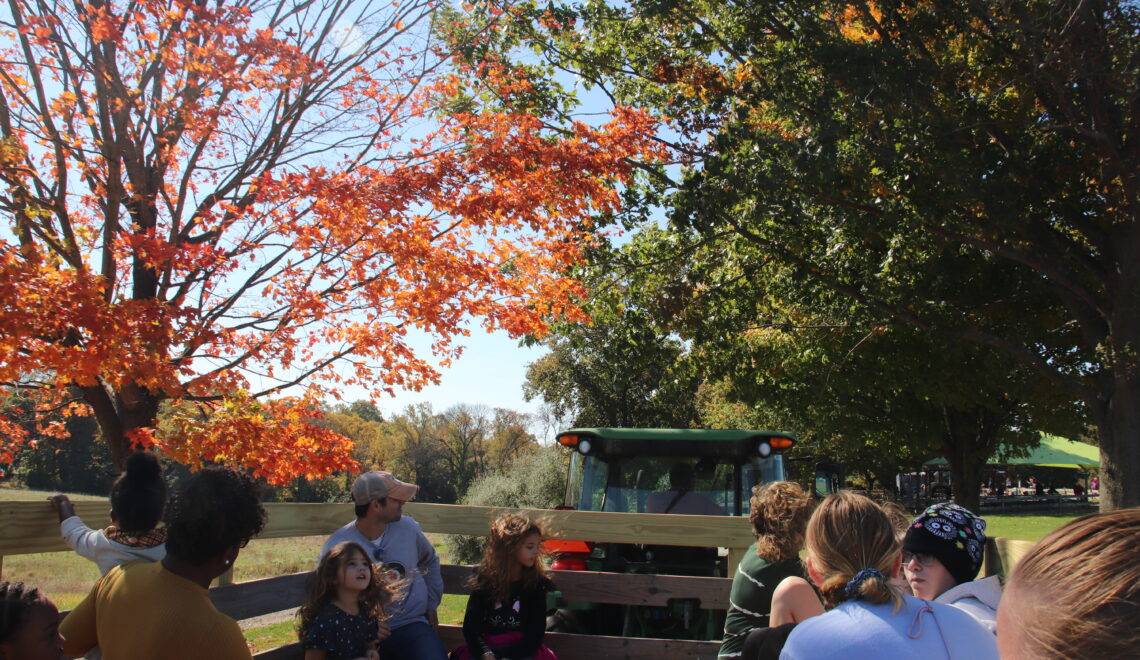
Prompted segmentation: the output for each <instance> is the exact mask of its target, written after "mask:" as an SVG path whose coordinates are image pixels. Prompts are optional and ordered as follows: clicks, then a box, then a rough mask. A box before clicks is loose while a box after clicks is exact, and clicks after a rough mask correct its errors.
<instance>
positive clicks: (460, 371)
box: [345, 324, 546, 433]
mask: <svg viewBox="0 0 1140 660" xmlns="http://www.w3.org/2000/svg"><path fill="white" fill-rule="evenodd" d="M473 325H475V324H473ZM457 343H460V344H462V345H463V346H465V347H466V348H465V349H464V351H463V356H462V357H460V358H459V359H458V360H455V361H454V362H452V363H451V366H450V367H448V368H447V369H443V370H442V371H441V373H442V377H441V379H440V384H439V385H435V386H431V387H428V388H425V389H423V390H421V391H419V392H410V391H407V392H399V391H398V392H397V393H396V397H394V398H392V397H388V396H387V395H383V394H382V395H380V397H379V398H377V400H376V405H377V406H378V407H379V408H380V412H381V413H383V415H384V416H385V417H389V416H391V415H392V414H393V413H397V412H399V411H401V410H403V409H404V408H405V407H406V406H409V405H413V404H416V403H420V402H424V401H426V402H428V403H430V404H431V405H432V408H433V409H434V410H435V411H436V412H442V411H443V410H445V409H447V408H448V407H450V406H453V405H455V404H457V403H466V404H472V405H485V406H487V407H489V408H510V409H512V410H517V411H519V412H527V413H535V412H537V411H538V409H539V408H540V407H541V405H542V401H540V400H537V399H536V400H534V401H530V402H526V401H524V400H523V391H522V385H523V381H525V380H526V365H527V364H528V363H530V362H533V361H535V360H537V359H538V358H539V357H541V356H542V355H543V354H544V353H546V349H545V348H542V347H538V346H536V347H534V348H528V347H525V346H519V341H518V340H517V339H511V338H510V337H508V336H507V333H505V332H494V333H487V332H486V331H484V330H483V329H482V328H479V327H478V326H477V325H476V327H475V328H473V329H472V331H471V336H470V337H461V338H459V341H457ZM416 348H417V353H418V354H419V355H427V354H428V353H429V351H428V349H427V343H426V342H425V343H424V346H423V347H422V348H421V347H419V346H416ZM345 398H346V399H347V400H349V401H351V400H353V399H355V398H363V397H359V396H354V395H353V394H352V393H351V392H349V393H346V396H345ZM534 431H535V432H536V433H537V432H538V429H537V428H535V429H534Z"/></svg>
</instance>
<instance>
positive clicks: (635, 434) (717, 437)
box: [558, 428, 796, 442]
mask: <svg viewBox="0 0 1140 660" xmlns="http://www.w3.org/2000/svg"><path fill="white" fill-rule="evenodd" d="M571 434H574V435H580V436H583V435H592V436H596V437H599V438H613V439H618V440H659V441H662V442H677V441H683V442H692V441H714V442H735V441H738V440H747V439H749V438H757V437H763V438H770V437H783V438H791V439H792V440H795V439H796V436H795V434H794V433H789V432H788V431H749V430H743V429H630V428H622V429H615V428H577V429H569V430H566V431H563V432H561V433H559V434H558V435H560V436H562V435H571Z"/></svg>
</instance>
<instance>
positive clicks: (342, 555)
mask: <svg viewBox="0 0 1140 660" xmlns="http://www.w3.org/2000/svg"><path fill="white" fill-rule="evenodd" d="M392 589H393V585H390V584H388V583H387V582H386V581H385V580H384V579H383V578H382V577H381V574H380V571H379V570H377V567H374V566H373V565H372V560H371V559H369V558H368V553H367V552H365V551H364V548H362V547H361V546H360V544H358V543H352V542H351V541H349V542H345V543H340V544H338V545H335V546H333V548H332V550H329V551H328V554H326V555H325V556H324V557H321V563H320V565H319V566H317V572H316V574H315V575H313V579H312V581H311V582H310V583H309V593H308V596H307V597H306V598H305V603H304V604H303V605H301V609H300V610H298V612H297V616H298V617H299V618H300V624H299V625H298V626H297V634H298V636H299V637H300V638H301V644H302V645H303V646H304V647H305V660H359V659H361V658H366V659H367V660H378V659H379V657H380V653H379V651H377V648H376V647H377V644H378V642H379V639H380V621H381V620H383V619H385V618H386V617H385V615H384V604H385V603H388V602H391V600H392Z"/></svg>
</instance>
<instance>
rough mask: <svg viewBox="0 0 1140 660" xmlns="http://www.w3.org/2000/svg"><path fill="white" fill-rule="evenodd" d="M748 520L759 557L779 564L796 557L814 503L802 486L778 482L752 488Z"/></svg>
mask: <svg viewBox="0 0 1140 660" xmlns="http://www.w3.org/2000/svg"><path fill="white" fill-rule="evenodd" d="M751 505H752V510H751V512H749V514H748V521H749V522H750V523H752V532H753V533H754V534H756V554H757V555H759V556H760V557H763V558H764V559H767V560H768V561H769V562H771V563H773V564H776V563H779V562H782V561H787V560H789V559H792V558H793V557H796V556H797V555H799V553H800V549H801V548H802V547H803V545H804V532H805V531H806V530H807V523H808V518H810V517H811V512H812V509H814V508H815V501H814V500H812V498H811V495H809V494H808V492H807V491H806V490H804V489H803V488H802V487H801V486H800V485H799V484H797V483H794V482H791V481H776V482H773V483H770V484H765V485H763V486H756V487H755V488H753V489H752V501H751Z"/></svg>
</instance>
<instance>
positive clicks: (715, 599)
mask: <svg viewBox="0 0 1140 660" xmlns="http://www.w3.org/2000/svg"><path fill="white" fill-rule="evenodd" d="M472 570H473V567H472V566H450V565H445V566H442V567H440V574H441V576H442V577H443V582H444V592H445V593H449V594H468V593H470V589H469V588H468V586H467V579H468V578H469V577H470V576H471V571H472ZM311 575H312V573H311V572H304V573H293V574H291V575H281V576H277V577H271V578H265V579H262V580H253V581H250V582H242V583H239V584H233V585H227V586H222V587H215V588H213V589H211V590H210V598H211V599H212V600H213V602H214V605H215V606H216V607H217V608H218V610H220V611H221V612H223V613H225V614H226V615H228V616H231V617H233V618H235V619H238V620H241V619H250V618H253V617H257V616H263V615H265V614H271V613H274V612H280V611H284V610H290V609H294V608H296V607H298V606H299V605H300V604H301V603H302V601H303V600H304V598H305V588H306V585H307V584H308V580H309V577H310V576H311ZM550 575H551V577H552V578H553V579H554V582H555V584H556V585H557V587H558V589H559V591H560V592H561V593H562V599H563V600H566V601H580V602H596V603H614V604H618V605H652V606H666V605H668V604H669V601H670V600H674V599H678V598H696V599H698V600H699V601H700V603H701V606H702V607H703V608H705V609H713V610H723V609H726V608H727V607H728V592H729V588H730V586H731V583H732V581H731V580H729V579H728V578H714V577H687V576H677V575H652V574H626V573H600V572H594V571H550ZM617 585H620V587H618V586H617ZM615 587H617V588H615ZM439 634H440V637H441V638H442V639H443V642H444V645H445V646H446V647H447V648H448V649H453V648H455V647H456V646H458V645H460V644H462V643H463V630H462V628H461V627H460V626H456V625H441V626H440V627H439ZM545 643H546V645H547V646H549V647H550V648H551V649H552V650H553V651H554V652H555V653H556V654H557V655H558V657H559V658H561V659H562V660H573V659H574V658H591V659H596V658H606V659H608V658H627V659H629V660H658V659H660V658H686V659H688V658H692V659H699V660H705V659H708V660H712V659H714V658H716V653H717V650H718V648H719V647H720V643H719V642H715V641H696V640H676V639H650V638H625V637H609V636H604V635H576V634H570V633H553V632H551V633H547V634H546V637H545ZM303 655H304V651H303V649H302V648H301V645H300V644H296V643H294V644H287V645H285V646H280V647H278V648H275V649H270V650H268V651H263V652H262V653H258V654H257V655H256V656H255V657H257V658H259V659H266V658H268V659H273V660H295V659H297V658H301V657H303Z"/></svg>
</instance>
